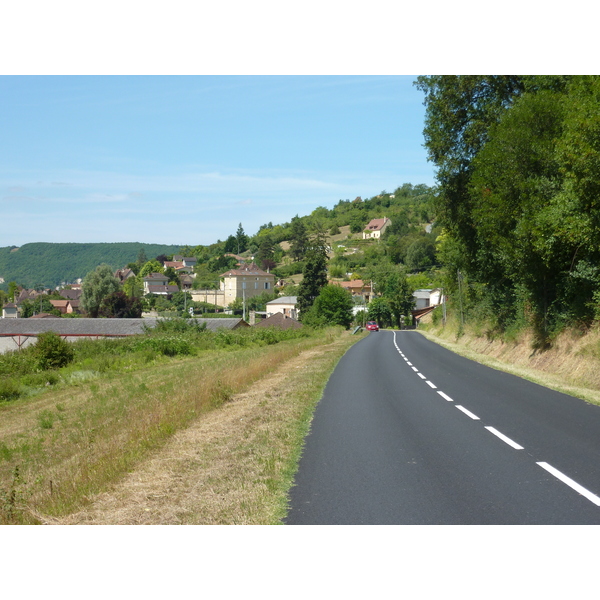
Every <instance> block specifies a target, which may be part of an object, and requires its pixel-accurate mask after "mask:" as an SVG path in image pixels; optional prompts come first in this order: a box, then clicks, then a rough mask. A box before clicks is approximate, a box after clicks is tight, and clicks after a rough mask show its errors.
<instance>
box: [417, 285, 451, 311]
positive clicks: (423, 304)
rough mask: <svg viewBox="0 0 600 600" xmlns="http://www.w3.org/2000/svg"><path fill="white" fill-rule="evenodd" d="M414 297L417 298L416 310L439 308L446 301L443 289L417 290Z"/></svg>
mask: <svg viewBox="0 0 600 600" xmlns="http://www.w3.org/2000/svg"><path fill="white" fill-rule="evenodd" d="M413 297H414V298H415V310H419V309H421V308H429V307H430V306H437V305H438V304H441V303H442V302H443V301H444V298H443V294H442V289H441V288H435V289H421V290H415V291H414V293H413Z"/></svg>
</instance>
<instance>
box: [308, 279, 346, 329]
mask: <svg viewBox="0 0 600 600" xmlns="http://www.w3.org/2000/svg"><path fill="white" fill-rule="evenodd" d="M353 307H354V303H353V302H352V295H351V294H350V292H348V291H347V290H345V289H344V288H342V287H340V286H339V285H329V284H328V285H325V286H324V287H323V288H322V289H321V292H320V293H319V296H318V297H317V298H316V299H315V302H314V304H313V305H312V307H311V308H310V309H309V311H308V315H307V316H306V318H303V319H302V322H303V323H305V324H307V325H311V323H312V322H313V321H314V322H315V324H323V325H341V326H343V327H345V328H346V329H348V327H350V325H351V324H352V320H353V310H352V309H353Z"/></svg>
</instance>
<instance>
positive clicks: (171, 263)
mask: <svg viewBox="0 0 600 600" xmlns="http://www.w3.org/2000/svg"><path fill="white" fill-rule="evenodd" d="M163 266H164V268H165V269H168V268H169V267H171V268H172V269H173V270H174V271H175V272H176V273H177V274H178V275H184V274H185V275H193V273H194V267H192V266H190V265H185V264H184V262H183V261H181V260H166V261H164V262H163Z"/></svg>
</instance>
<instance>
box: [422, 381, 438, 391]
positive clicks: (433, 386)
mask: <svg viewBox="0 0 600 600" xmlns="http://www.w3.org/2000/svg"><path fill="white" fill-rule="evenodd" d="M425 383H426V384H427V385H428V386H429V387H430V388H431V389H432V390H437V385H435V384H433V383H431V381H426V382H425Z"/></svg>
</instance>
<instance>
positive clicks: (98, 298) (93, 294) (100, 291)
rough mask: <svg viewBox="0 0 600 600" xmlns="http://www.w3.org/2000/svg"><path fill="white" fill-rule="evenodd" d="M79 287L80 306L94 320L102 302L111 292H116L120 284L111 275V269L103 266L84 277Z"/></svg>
mask: <svg viewBox="0 0 600 600" xmlns="http://www.w3.org/2000/svg"><path fill="white" fill-rule="evenodd" d="M81 287H82V290H83V293H82V295H81V306H82V307H83V309H84V310H85V311H86V312H87V313H88V315H89V316H90V317H92V318H96V317H97V316H98V312H99V310H100V305H101V303H102V300H104V298H106V296H108V295H110V294H112V293H113V292H118V291H119V290H120V288H121V284H120V282H119V281H118V280H117V279H116V278H115V276H114V275H113V272H112V269H111V268H110V267H109V266H108V265H106V264H103V265H99V266H98V267H96V269H94V270H93V271H90V272H89V273H88V274H87V275H86V276H85V278H84V280H83V283H82V286H81Z"/></svg>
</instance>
